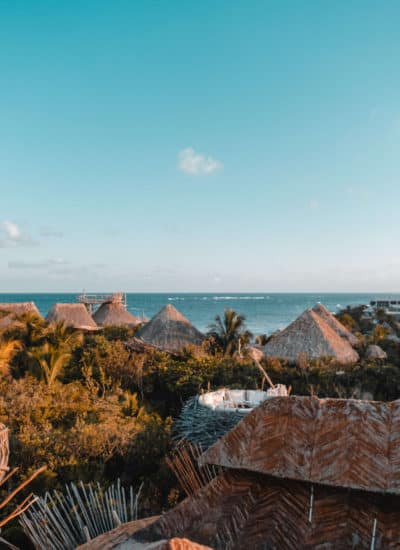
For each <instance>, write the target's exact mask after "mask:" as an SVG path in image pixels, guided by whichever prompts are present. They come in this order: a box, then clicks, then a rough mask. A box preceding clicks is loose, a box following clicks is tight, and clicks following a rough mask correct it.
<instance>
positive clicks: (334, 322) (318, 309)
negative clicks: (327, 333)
mask: <svg viewBox="0 0 400 550" xmlns="http://www.w3.org/2000/svg"><path fill="white" fill-rule="evenodd" d="M312 309H313V311H314V312H315V313H317V315H319V316H320V317H321V318H322V319H323V320H324V321H325V323H327V324H328V325H329V326H330V327H331V329H333V330H334V331H335V332H336V333H337V334H338V335H339V336H341V337H342V338H345V339H346V340H348V341H349V343H350V344H351V345H352V346H356V345H357V344H358V338H357V336H355V335H354V334H353V333H352V332H350V331H349V330H348V329H347V328H346V327H345V326H344V325H342V323H341V322H340V321H339V320H338V319H337V318H336V317H335V316H334V315H333V314H332V313H331V312H330V311H329V310H328V309H327V308H326V307H325V306H324V305H322V304H315V306H314V307H313V308H312Z"/></svg>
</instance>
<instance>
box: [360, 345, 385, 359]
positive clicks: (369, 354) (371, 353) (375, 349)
mask: <svg viewBox="0 0 400 550" xmlns="http://www.w3.org/2000/svg"><path fill="white" fill-rule="evenodd" d="M365 358H366V359H372V360H377V359H378V360H382V361H384V360H385V359H387V353H386V351H384V350H383V349H382V348H381V347H380V346H377V345H374V344H371V345H370V346H368V347H367V351H366V352H365Z"/></svg>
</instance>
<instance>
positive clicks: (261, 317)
mask: <svg viewBox="0 0 400 550" xmlns="http://www.w3.org/2000/svg"><path fill="white" fill-rule="evenodd" d="M77 296H78V294H56V293H48V294H36V293H35V294H28V293H26V294H0V302H31V301H33V302H35V304H36V306H37V308H38V309H39V311H40V313H41V314H42V315H43V316H45V315H46V314H47V312H48V311H49V309H50V308H51V306H52V305H53V304H54V303H56V302H64V303H68V302H70V303H71V302H76V300H77ZM377 296H387V295H384V294H322V293H315V294H311V293H307V294H305V293H302V294H294V293H293V294H289V293H287V294H277V293H254V294H248V293H229V294H224V293H218V294H217V293H216V294H210V293H205V294H201V293H199V294H192V293H190V294H186V293H182V294H179V293H175V292H171V293H165V294H145V293H142V294H129V293H128V294H127V304H128V310H129V311H130V312H131V313H133V314H134V315H139V316H141V315H142V314H144V315H145V316H146V317H152V316H153V315H155V314H156V313H157V312H158V311H159V310H160V309H161V308H162V306H164V305H165V304H173V305H174V306H175V307H176V308H177V309H178V310H179V311H181V313H183V315H185V316H186V317H187V318H188V319H189V320H190V321H191V322H192V323H193V324H194V325H195V326H196V327H197V328H198V329H199V330H201V331H205V330H207V327H208V326H209V325H210V323H212V321H213V320H214V318H215V316H216V315H221V314H223V312H224V309H225V308H230V309H233V310H235V311H237V312H238V313H241V314H243V315H245V317H246V325H247V328H248V329H249V330H250V331H251V332H253V333H254V334H270V333H271V332H273V331H275V330H277V329H278V328H282V327H285V326H287V325H288V324H289V323H290V322H291V321H293V320H294V319H295V318H296V317H297V316H298V315H299V314H300V313H302V312H303V311H304V310H305V309H306V308H308V307H312V306H313V305H314V304H316V303H317V302H321V303H323V304H324V305H325V306H326V307H327V308H328V309H329V310H330V311H332V312H333V313H335V312H337V311H338V310H339V309H341V308H343V307H345V306H346V305H356V304H368V303H369V301H370V300H372V299H373V298H375V297H377ZM391 296H392V295H391ZM393 297H394V298H398V299H400V294H394V295H393Z"/></svg>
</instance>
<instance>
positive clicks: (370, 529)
mask: <svg viewBox="0 0 400 550" xmlns="http://www.w3.org/2000/svg"><path fill="white" fill-rule="evenodd" d="M398 506H399V499H398V498H394V497H384V496H381V495H380V496H378V497H376V498H375V499H373V498H371V497H370V495H368V494H365V493H358V492H353V491H350V492H349V491H345V490H343V489H337V488H331V487H323V486H319V485H316V486H313V485H309V484H306V483H302V482H298V481H291V480H282V479H274V478H271V477H268V476H264V475H262V474H256V473H254V472H248V471H246V470H228V471H226V472H224V473H223V474H222V475H220V476H218V477H217V478H215V479H214V480H213V481H212V482H211V483H209V484H208V485H207V486H206V487H204V488H203V489H201V490H200V491H199V492H198V493H196V495H195V496H193V497H191V498H187V499H186V500H184V501H183V502H182V503H180V504H178V506H176V507H175V508H173V509H172V510H171V511H169V512H167V513H166V514H164V515H163V516H161V517H160V519H159V520H157V521H155V522H152V523H151V524H150V525H149V526H147V527H146V528H144V529H142V530H140V531H137V532H136V533H135V534H134V535H133V536H132V537H131V538H130V539H128V541H126V543H125V544H126V546H125V548H135V546H133V543H134V542H142V543H143V544H145V543H147V544H149V543H150V542H151V541H157V540H159V539H160V538H169V537H187V538H189V539H191V540H194V541H196V542H198V543H200V544H205V545H208V546H211V547H212V548H215V549H218V550H227V549H232V550H249V549H250V548H251V549H252V550H265V549H279V550H293V549H296V550H311V549H314V550H316V549H317V550H336V549H343V550H344V549H347V548H360V549H361V548H362V549H365V550H367V549H368V550H369V549H371V548H372V549H375V550H378V549H381V550H384V549H388V548H397V547H398V544H399V541H400V538H399V537H400V526H399V522H398V518H399V512H398V510H399V507H398ZM396 517H397V521H396ZM129 543H130V544H131V546H129ZM114 548H118V547H117V546H116V547H114ZM121 550H122V549H121Z"/></svg>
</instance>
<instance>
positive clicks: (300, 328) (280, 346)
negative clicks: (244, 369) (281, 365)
mask: <svg viewBox="0 0 400 550" xmlns="http://www.w3.org/2000/svg"><path fill="white" fill-rule="evenodd" d="M262 350H263V352H264V354H265V355H266V356H267V357H278V358H279V359H286V360H287V361H290V362H292V363H296V362H297V361H298V359H299V357H300V356H303V355H304V356H306V357H307V358H308V359H320V358H323V357H332V358H333V359H335V360H336V361H337V362H338V363H342V364H352V363H356V362H357V361H358V359H359V356H358V353H357V352H356V351H355V350H354V349H353V348H352V347H351V345H350V344H349V342H348V341H347V340H345V339H344V338H342V337H340V336H339V335H338V334H337V333H336V332H335V331H334V330H333V329H332V328H331V327H330V326H329V325H328V324H327V323H326V322H325V321H324V320H323V319H322V317H320V316H319V315H318V314H317V313H315V312H314V311H313V310H312V309H307V310H306V311H305V312H304V313H302V314H301V315H300V317H298V318H297V319H296V320H295V321H293V323H291V324H290V325H289V326H288V327H286V328H285V329H284V330H282V331H281V332H279V333H278V334H276V335H275V336H273V338H271V340H270V341H269V342H268V343H267V344H266V345H265V346H263V348H262Z"/></svg>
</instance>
